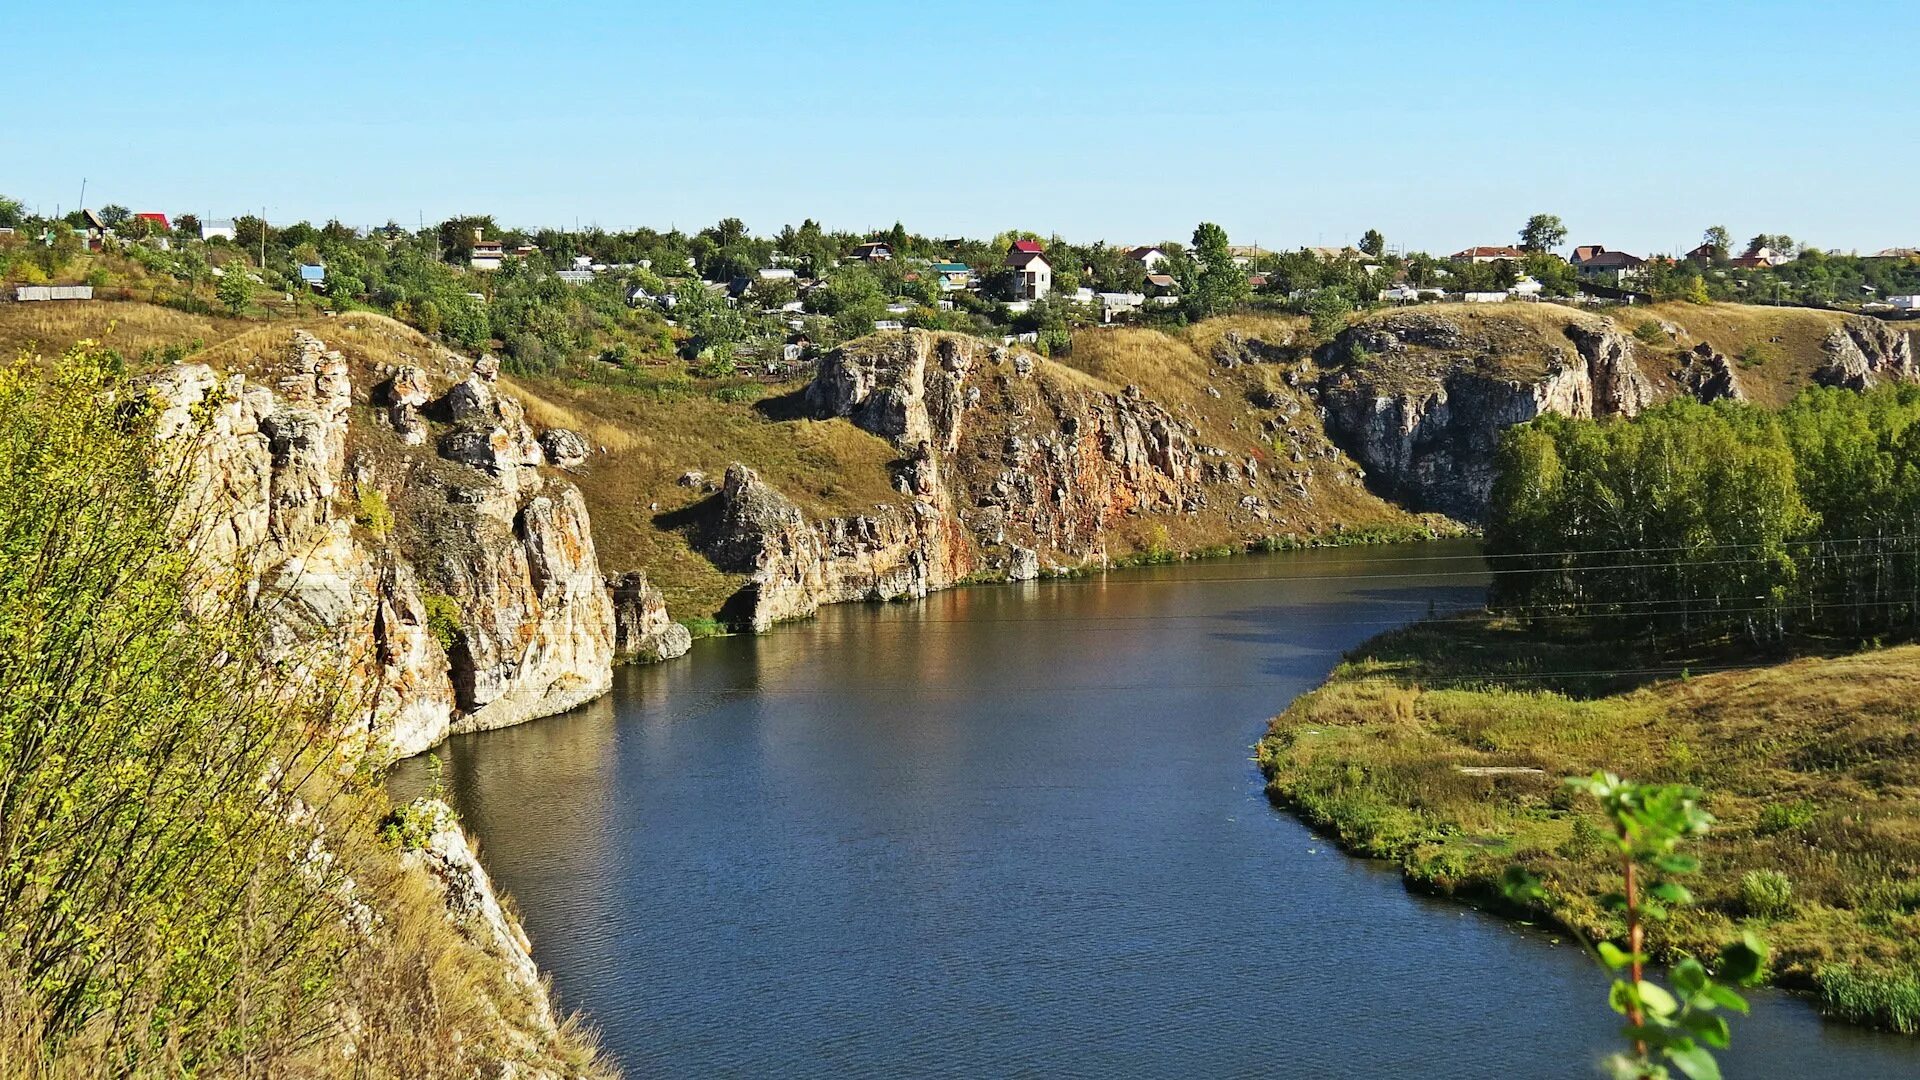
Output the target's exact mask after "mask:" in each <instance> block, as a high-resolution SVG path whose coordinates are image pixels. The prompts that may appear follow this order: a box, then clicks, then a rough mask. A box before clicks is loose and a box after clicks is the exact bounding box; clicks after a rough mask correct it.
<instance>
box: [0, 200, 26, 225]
mask: <svg viewBox="0 0 1920 1080" xmlns="http://www.w3.org/2000/svg"><path fill="white" fill-rule="evenodd" d="M26 220H27V208H26V207H25V206H23V205H21V203H20V200H19V199H13V198H9V197H7V196H5V195H0V229H17V228H19V227H20V226H21V225H22V224H23V223H25V221H26Z"/></svg>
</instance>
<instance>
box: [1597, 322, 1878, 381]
mask: <svg viewBox="0 0 1920 1080" xmlns="http://www.w3.org/2000/svg"><path fill="white" fill-rule="evenodd" d="M1613 317H1614V321H1615V322H1618V323H1620V324H1621V326H1622V327H1623V328H1624V329H1626V330H1628V331H1631V330H1633V328H1634V327H1636V326H1639V325H1640V323H1642V322H1644V321H1646V320H1647V319H1654V320H1657V321H1660V322H1665V323H1669V324H1671V325H1674V326H1677V327H1679V328H1680V329H1681V330H1683V331H1684V333H1683V334H1682V335H1681V337H1680V338H1679V340H1678V341H1676V342H1675V345H1676V347H1677V348H1680V349H1687V348H1692V347H1693V346H1694V345H1695V344H1696V343H1698V342H1702V341H1704V342H1706V343H1707V344H1708V345H1710V346H1712V347H1713V348H1714V349H1716V350H1718V351H1719V352H1722V353H1725V354H1726V355H1727V356H1730V357H1733V358H1735V359H1736V360H1737V359H1739V357H1740V356H1741V355H1742V354H1743V353H1744V352H1746V350H1747V349H1748V347H1749V346H1752V345H1759V344H1764V345H1769V346H1771V347H1772V348H1773V349H1775V350H1778V359H1777V360H1775V361H1773V362H1769V363H1766V364H1761V365H1758V366H1751V367H1750V366H1742V367H1740V369H1739V371H1740V381H1741V384H1742V385H1743V386H1744V387H1745V388H1746V390H1747V393H1748V394H1749V395H1750V396H1751V397H1752V398H1753V399H1754V400H1755V401H1757V402H1760V403H1761V404H1763V405H1774V406H1779V405H1785V404H1786V403H1787V402H1788V401H1789V400H1791V399H1792V398H1793V396H1794V395H1795V394H1798V393H1799V392H1800V391H1801V390H1803V389H1805V388H1806V387H1808V386H1810V385H1812V383H1813V375H1814V372H1816V371H1818V370H1819V369H1820V366H1821V365H1822V364H1823V363H1825V362H1826V354H1825V352H1824V351H1823V350H1822V348H1821V345H1822V343H1823V342H1825V340H1826V337H1827V335H1828V334H1829V333H1831V332H1832V331H1833V329H1834V328H1835V327H1837V326H1839V325H1840V324H1841V323H1842V322H1844V321H1845V320H1846V316H1845V315H1843V314H1841V313H1840V312H1837V311H1816V310H1813V309H1811V308H1792V307H1755V306H1751V305H1746V304H1686V303H1666V304H1654V305H1651V306H1648V307H1635V308H1630V309H1626V310H1620V311H1616V312H1614V313H1613ZM1639 348H1640V353H1641V357H1642V361H1643V362H1642V366H1643V367H1646V368H1648V369H1649V374H1653V375H1656V377H1662V376H1664V374H1665V372H1664V371H1663V370H1660V369H1661V366H1662V365H1661V364H1660V363H1659V362H1658V361H1659V360H1660V359H1661V358H1662V352H1663V350H1662V349H1660V348H1659V347H1657V346H1656V347H1652V348H1649V347H1647V346H1645V345H1642V346H1640V347H1639ZM1667 352H1668V354H1669V355H1670V353H1671V351H1670V350H1668V351H1667Z"/></svg>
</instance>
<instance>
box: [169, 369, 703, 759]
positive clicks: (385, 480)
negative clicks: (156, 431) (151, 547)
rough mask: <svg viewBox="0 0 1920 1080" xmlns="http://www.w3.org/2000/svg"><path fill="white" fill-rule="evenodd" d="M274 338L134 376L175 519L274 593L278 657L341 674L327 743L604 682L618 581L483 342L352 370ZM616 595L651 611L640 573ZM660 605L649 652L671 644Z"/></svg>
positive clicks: (492, 722)
mask: <svg viewBox="0 0 1920 1080" xmlns="http://www.w3.org/2000/svg"><path fill="white" fill-rule="evenodd" d="M280 343H281V345H282V349H281V350H280V351H278V352H277V353H273V352H270V353H269V354H268V355H261V356H256V357H253V358H252V361H251V362H250V363H246V364H239V365H236V368H239V369H242V370H234V371H232V372H229V373H226V374H221V373H216V372H215V371H214V370H213V369H212V368H211V367H208V366H206V365H203V364H188V365H182V366H178V367H174V368H172V369H168V370H165V371H162V372H159V373H157V374H155V375H153V376H151V377H149V378H148V379H147V380H145V385H146V387H147V388H148V390H149V391H150V392H151V393H152V395H153V396H154V398H155V400H156V402H157V404H158V407H159V408H160V409H161V420H160V433H161V437H162V438H163V439H165V440H168V441H170V442H173V443H176V444H178V445H180V446H182V447H183V448H184V449H185V450H186V452H187V453H188V454H189V455H190V460H191V462H192V466H193V468H192V475H193V476H194V477H195V481H194V488H193V494H192V497H191V498H190V499H189V500H188V502H187V507H186V509H185V510H184V511H183V514H184V515H185V518H186V521H185V522H183V525H184V526H185V527H188V528H190V529H192V530H193V531H194V533H195V534H196V537H197V538H198V542H199V544H200V547H201V550H203V551H204V552H205V553H206V554H207V555H208V557H209V558H210V560H211V561H212V563H213V564H215V565H219V566H226V567H231V568H233V569H236V570H238V571H240V572H241V573H243V574H245V575H246V576H247V577H248V578H250V579H251V580H252V581H254V582H256V583H257V588H258V590H259V591H260V593H261V594H262V595H263V596H268V597H272V598H274V599H275V600H277V601H279V602H276V603H273V604H270V605H264V606H265V608H266V610H268V611H270V612H271V615H270V619H271V625H270V627H269V631H270V640H271V642H272V647H273V648H274V649H275V650H276V651H277V653H278V657H279V659H280V660H282V661H283V663H285V664H287V665H289V666H290V667H292V668H294V669H296V670H300V671H303V672H305V673H306V675H307V676H308V677H311V678H320V677H327V678H335V679H337V680H339V683H340V684H342V685H343V686H344V692H345V695H346V700H347V701H348V702H350V703H351V712H352V715H353V716H354V717H355V718H356V719H355V720H354V721H353V723H352V729H351V730H349V731H346V732H343V733H342V734H343V738H345V739H346V740H347V741H348V742H349V743H351V744H353V747H354V748H355V749H358V750H361V751H364V752H366V753H370V754H372V755H374V756H376V757H381V758H386V757H396V756H404V755H407V754H413V753H417V752H419V751H421V750H424V749H426V748H427V747H429V746H432V745H433V744H434V743H436V742H438V741H440V740H441V739H443V738H445V737H446V736H447V735H448V734H449V733H450V732H456V731H467V730H476V729H481V728H489V727H499V726H502V725H504V724H511V723H518V722H520V721H523V720H528V719H532V718H534V717H538V716H545V715H548V714H551V713H555V712H561V711H564V710H566V709H570V708H573V707H574V706H576V705H579V704H581V703H582V702H584V701H587V700H589V699H591V698H593V697H595V696H597V695H598V694H601V693H603V692H605V690H606V689H607V688H608V686H609V685H611V681H612V670H611V665H612V663H613V660H614V654H615V635H616V619H615V614H616V606H615V596H614V593H613V590H612V589H611V588H610V587H609V585H608V583H607V582H606V581H605V580H604V578H603V576H602V574H601V572H600V566H599V561H598V558H597V555H596V552H595V549H594V542H593V535H592V530H591V527H590V522H589V521H588V519H587V514H586V509H585V505H584V503H583V502H582V500H581V497H580V493H579V491H578V490H577V489H576V488H575V487H574V486H573V485H572V484H571V483H569V482H568V481H566V480H564V479H561V478H559V477H557V476H553V475H550V474H549V473H547V472H543V470H542V464H543V461H544V453H543V450H542V448H541V442H540V439H539V438H537V437H536V435H535V433H534V431H533V430H532V428H531V427H530V426H529V425H528V424H527V422H526V419H525V416H524V412H523V410H522V409H521V408H520V406H519V404H518V403H517V402H515V401H514V400H513V399H512V398H511V397H509V396H507V395H504V394H502V393H500V392H499V388H498V383H497V366H496V365H495V364H494V363H493V362H492V361H491V359H490V358H484V357H483V358H482V359H481V360H480V361H479V362H476V363H472V364H471V365H470V367H469V369H468V370H466V371H464V372H461V371H459V370H458V366H459V365H460V364H461V363H462V362H460V361H458V360H457V358H453V357H451V356H445V357H440V358H438V359H439V363H438V365H437V370H429V368H427V367H425V366H414V365H404V366H398V367H388V368H385V369H376V368H369V367H366V366H364V365H363V366H361V367H360V368H359V369H357V370H356V367H355V365H354V364H353V363H352V362H350V361H349V360H348V358H347V357H345V356H344V355H342V354H341V353H340V352H338V351H334V350H330V349H328V348H327V347H326V345H325V344H323V343H322V342H321V341H320V340H319V339H317V338H315V337H314V336H312V335H311V334H308V333H306V332H304V331H295V332H293V333H292V334H291V335H289V336H285V337H282V338H281V339H280ZM436 387H437V388H438V389H436ZM436 436H437V437H436ZM549 441H551V440H549ZM429 444H431V445H432V447H433V449H428V446H429ZM624 603H625V605H626V607H627V608H628V609H629V610H631V609H633V608H635V607H636V606H637V607H639V608H643V609H644V608H648V605H649V604H651V605H652V607H653V609H658V608H659V605H658V597H657V594H654V595H651V596H650V595H649V590H648V589H647V587H646V585H645V583H644V582H640V583H634V584H633V585H632V586H631V587H630V588H629V589H628V590H627V595H626V597H625V599H624ZM663 614H664V613H663V612H658V613H657V614H655V615H653V616H650V617H651V618H652V619H653V621H652V622H651V623H649V624H648V626H647V628H646V630H645V632H646V633H647V634H649V635H651V638H652V640H653V646H652V648H651V650H650V654H651V655H654V656H663V655H669V654H672V653H673V652H674V651H675V650H676V649H677V650H679V651H684V646H685V641H684V639H683V638H678V637H676V636H675V635H673V634H671V633H670V632H667V631H665V630H664V628H662V627H660V626H658V625H657V623H658V620H659V618H660V617H661V616H663ZM643 621H645V620H643Z"/></svg>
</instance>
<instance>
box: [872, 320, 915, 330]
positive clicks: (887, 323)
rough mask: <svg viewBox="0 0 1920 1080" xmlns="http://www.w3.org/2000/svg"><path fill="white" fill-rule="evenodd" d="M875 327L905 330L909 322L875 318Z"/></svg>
mask: <svg viewBox="0 0 1920 1080" xmlns="http://www.w3.org/2000/svg"><path fill="white" fill-rule="evenodd" d="M873 328H874V329H875V330H905V329H906V328H907V324H906V323H903V322H901V321H900V320H898V319H875V320H874V321H873Z"/></svg>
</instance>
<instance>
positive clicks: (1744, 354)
mask: <svg viewBox="0 0 1920 1080" xmlns="http://www.w3.org/2000/svg"><path fill="white" fill-rule="evenodd" d="M1780 357H1781V352H1780V347H1779V346H1778V345H1775V344H1773V343H1772V342H1768V341H1756V342H1754V343H1753V344H1751V345H1748V346H1747V347H1746V348H1744V349H1742V350H1740V363H1741V364H1742V365H1743V366H1745V367H1762V366H1764V365H1767V364H1771V363H1774V362H1776V361H1778V360H1779V359H1780Z"/></svg>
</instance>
